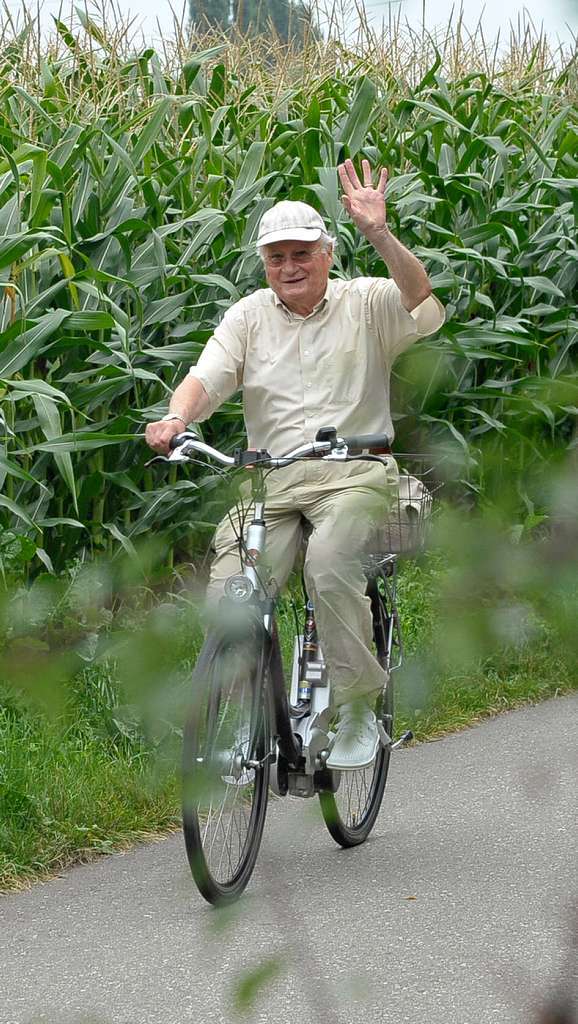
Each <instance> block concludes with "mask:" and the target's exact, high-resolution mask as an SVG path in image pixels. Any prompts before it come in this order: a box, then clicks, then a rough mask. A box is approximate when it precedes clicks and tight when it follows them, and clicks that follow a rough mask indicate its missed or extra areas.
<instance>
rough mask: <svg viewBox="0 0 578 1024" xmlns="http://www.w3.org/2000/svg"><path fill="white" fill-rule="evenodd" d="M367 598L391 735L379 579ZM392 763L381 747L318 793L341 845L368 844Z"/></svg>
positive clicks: (385, 613)
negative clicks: (368, 761)
mask: <svg viewBox="0 0 578 1024" xmlns="http://www.w3.org/2000/svg"><path fill="white" fill-rule="evenodd" d="M368 595H369V597H370V598H371V604H372V611H373V632H374V641H375V649H376V656H377V659H378V661H379V663H380V665H381V666H382V668H384V669H385V671H386V672H387V673H388V681H387V686H386V688H385V691H384V692H383V694H382V695H381V696H380V698H379V700H378V701H377V704H376V708H375V714H376V717H377V719H378V721H381V723H382V724H383V726H384V728H385V730H386V732H387V733H388V735H389V736H392V734H393V683H392V676H391V672H390V671H389V656H388V643H387V637H388V628H389V623H388V617H389V614H390V613H389V610H388V608H387V607H386V603H385V601H384V599H383V597H382V594H381V593H380V591H379V589H378V584H377V581H376V580H371V581H370V584H369V587H368ZM389 760H390V750H389V747H387V748H385V747H383V746H382V745H380V746H379V749H378V751H377V754H376V755H375V759H374V761H373V763H372V764H370V765H369V766H368V767H367V768H360V769H359V770H358V771H346V772H340V773H339V778H338V779H334V784H333V786H332V787H331V788H330V789H328V790H322V791H321V792H320V793H319V801H320V803H321V812H322V814H323V819H324V821H325V824H326V826H327V828H328V830H329V832H330V833H331V835H332V836H333V838H334V839H335V842H336V843H339V845H340V846H343V847H350V846H358V845H359V844H360V843H363V842H365V840H366V839H367V837H368V835H369V833H370V832H371V830H372V828H373V826H374V825H375V822H376V819H377V815H378V814H379V809H380V807H381V803H382V800H383V793H384V790H385V783H386V782H387V773H388V769H389ZM336 774H337V773H335V772H334V773H333V775H336ZM333 790H335V792H333Z"/></svg>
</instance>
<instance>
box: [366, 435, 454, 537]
mask: <svg viewBox="0 0 578 1024" xmlns="http://www.w3.org/2000/svg"><path fill="white" fill-rule="evenodd" d="M394 458H395V460H396V462H397V465H398V468H399V485H398V489H397V494H396V495H395V497H394V500H393V504H392V505H391V507H390V508H389V510H388V511H387V512H386V516H385V522H384V524H383V526H381V527H380V528H379V529H378V531H377V534H376V536H375V538H374V541H373V543H372V549H373V552H374V553H376V554H377V553H379V554H381V555H387V554H395V555H398V556H402V557H411V556H412V555H416V554H418V553H419V552H420V551H423V549H424V547H425V544H426V541H427V535H428V529H429V526H430V525H431V518H432V513H433V511H434V507H435V504H436V495H437V493H438V492H439V490H440V488H441V487H442V484H441V483H440V481H439V479H436V476H435V467H434V466H433V465H432V463H431V458H428V457H427V456H423V455H394Z"/></svg>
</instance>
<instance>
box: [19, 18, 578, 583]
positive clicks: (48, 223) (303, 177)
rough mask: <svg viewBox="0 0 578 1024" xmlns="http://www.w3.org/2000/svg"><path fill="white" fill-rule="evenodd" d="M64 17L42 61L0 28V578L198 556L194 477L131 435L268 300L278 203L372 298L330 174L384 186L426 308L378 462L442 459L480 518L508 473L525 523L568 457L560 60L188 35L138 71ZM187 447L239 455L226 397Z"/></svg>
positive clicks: (99, 28) (572, 149)
mask: <svg viewBox="0 0 578 1024" xmlns="http://www.w3.org/2000/svg"><path fill="white" fill-rule="evenodd" d="M77 13H78V18H79V19H80V20H79V22H78V23H76V24H75V25H74V26H72V27H71V26H69V25H65V24H64V23H62V22H60V21H57V22H56V26H55V31H56V33H57V34H56V36H55V37H54V38H53V39H52V40H51V41H49V42H46V43H44V42H43V41H42V39H41V37H40V36H39V34H38V32H37V30H36V28H35V25H34V23H33V22H30V21H28V22H26V21H25V23H24V25H23V26H19V27H15V26H14V25H11V24H9V23H8V22H5V23H4V25H3V37H2V42H1V52H0V90H1V98H2V103H1V105H0V286H1V291H0V396H1V398H2V419H1V420H0V482H1V483H2V488H1V493H0V522H1V524H2V527H3V534H2V538H3V539H0V555H2V553H4V556H7V552H8V554H10V553H11V557H13V558H16V559H17V560H18V559H20V561H21V562H25V563H26V564H27V565H28V567H29V571H31V572H37V571H38V570H41V569H43V567H44V569H48V570H49V571H53V570H58V569H60V568H62V567H63V566H64V565H66V564H67V563H69V562H70V561H71V560H73V559H77V558H79V557H86V556H87V555H98V554H99V553H101V552H105V553H111V552H114V551H116V550H119V551H120V550H123V549H124V550H126V551H128V552H130V551H132V550H133V548H134V546H135V545H136V544H138V542H139V541H140V540H141V539H143V538H144V537H146V536H148V535H149V534H151V533H154V534H155V535H156V536H163V537H164V538H165V540H166V544H167V550H168V549H170V548H171V547H172V546H173V545H174V544H177V554H178V556H180V555H189V554H190V553H191V552H192V551H194V550H195V549H198V548H199V547H202V546H203V544H204V543H205V542H206V539H207V536H208V528H209V524H210V523H211V522H212V521H214V518H215V497H214V495H215V478H214V474H213V473H211V471H210V470H202V469H200V470H199V469H198V470H196V471H195V472H193V473H191V474H189V475H188V476H185V475H184V474H180V476H179V477H178V478H176V477H174V476H169V474H164V475H162V474H159V473H157V472H154V471H153V470H151V469H146V468H145V467H144V463H145V461H146V459H147V458H148V454H150V453H148V454H147V450H146V448H145V445H144V443H143V438H142V434H143V424H144V423H145V422H146V421H147V420H151V419H156V418H158V417H159V416H160V415H162V414H163V413H164V412H165V411H166V408H167V402H168V399H169V395H170V393H171V390H172V389H173V387H174V386H175V384H176V383H177V382H178V381H179V380H180V379H181V378H182V376H183V375H184V373H185V372H186V370H187V368H188V366H189V365H190V364H191V363H193V362H195V361H196V359H197V357H198V355H199V352H200V351H201V349H202V347H203V344H204V343H205V341H206V339H207V338H208V337H209V336H210V334H211V330H212V328H213V327H214V325H215V324H216V323H217V322H218V321H219V319H220V317H221V315H222V313H223V311H224V309H226V308H227V306H228V305H229V304H230V303H231V302H232V301H234V300H236V299H238V298H240V297H241V296H243V295H245V294H247V293H248V292H249V291H251V290H252V289H254V288H256V287H260V286H262V285H263V284H264V280H263V274H262V267H261V263H260V260H259V259H258V257H257V255H256V252H255V249H254V240H255V234H256V226H257V223H258V221H259V218H260V217H261V215H262V214H263V213H264V211H265V210H267V209H268V208H269V207H270V206H271V205H272V204H273V203H274V202H276V201H277V200H279V199H281V198H291V199H302V200H305V201H307V202H310V203H312V204H314V205H316V206H317V207H318V208H319V210H320V211H321V213H322V215H323V216H324V217H325V219H326V220H327V222H328V224H329V227H330V230H331V231H332V233H333V234H335V235H336V236H337V238H338V247H337V253H336V262H335V268H334V270H335V273H336V274H337V275H347V276H350V275H355V274H377V275H379V274H383V273H386V269H385V267H384V266H383V264H381V263H380V261H379V258H378V256H377V254H376V253H375V252H374V251H373V250H372V248H371V247H370V246H369V245H368V244H367V243H366V242H365V241H364V240H363V239H362V238H360V237H359V236H358V235H357V234H356V233H355V231H354V229H353V227H352V225H351V223H350V222H349V221H348V219H347V217H346V215H345V213H344V211H343V209H342V206H341V202H340V196H339V188H338V179H337V173H336V167H337V164H338V163H339V162H341V161H342V160H343V159H344V158H345V157H346V156H350V157H352V158H353V159H354V160H356V161H358V160H360V159H361V157H362V156H366V157H368V158H369V160H370V161H371V162H372V164H373V165H374V166H377V165H381V164H384V165H386V166H387V167H388V168H389V171H390V180H389V183H388V189H387V195H386V200H387V210H388V219H389V223H390V225H391V227H392V230H393V232H394V233H395V234H396V236H397V237H398V238H400V240H401V241H402V242H403V243H404V244H405V245H406V246H407V247H408V248H409V249H410V250H411V251H412V252H414V253H415V254H416V255H417V256H418V257H419V258H420V259H421V260H422V261H423V263H424V265H425V267H426V269H427V271H428V273H429V275H430V278H431V281H432V285H433V288H434V290H435V292H436V294H437V295H438V296H439V298H440V300H441V301H442V302H443V303H444V305H445V306H446V310H447V319H446V323H445V324H444V326H443V328H442V329H441V330H440V332H439V334H438V335H436V336H435V337H434V338H433V339H428V340H427V341H425V342H423V343H421V344H420V345H419V346H417V347H416V348H415V350H412V351H410V353H408V355H407V356H405V357H404V359H403V361H401V360H400V362H399V367H396V379H395V382H394V394H395V413H396V417H397V418H396V429H397V439H396V443H397V446H398V449H399V450H416V448H424V447H426V446H427V447H429V448H430V449H431V448H434V449H436V450H437V449H440V450H442V449H443V450H450V449H451V450H453V452H454V453H456V452H457V453H458V454H459V456H460V458H456V459H455V465H456V466H457V467H458V468H457V469H456V472H457V473H458V474H461V475H464V476H466V475H467V480H468V486H469V488H470V490H471V491H472V493H473V494H477V495H478V496H479V498H480V499H481V500H491V497H492V493H493V491H494V490H496V488H499V486H500V484H499V481H500V480H503V468H504V466H509V467H510V468H511V469H513V471H514V476H515V480H516V493H517V495H518V505H517V506H516V507H513V508H512V514H513V515H514V516H523V515H524V514H527V512H528V509H532V510H533V509H535V507H536V500H537V498H536V495H538V496H539V490H540V484H539V481H540V472H541V470H540V467H543V466H546V465H549V464H551V463H552V460H563V459H564V458H567V457H568V453H569V452H571V450H572V449H573V448H574V447H575V445H576V432H575V417H576V413H577V411H578V395H577V373H576V340H577V337H578V330H577V328H578V324H577V321H576V312H575V299H576V280H577V275H578V264H577V252H578V250H577V237H578V236H577V217H578V185H577V170H578V124H577V122H578V118H577V107H576V96H577V94H578V74H577V63H576V53H575V52H574V53H573V54H567V55H566V57H565V59H564V60H563V61H562V63H559V64H558V65H557V66H554V64H553V61H552V60H551V55H550V54H549V52H548V50H547V48H544V44H543V41H541V40H539V41H537V42H534V43H533V44H532V45H531V46H529V45H528V44H527V40H525V41H521V42H520V44H519V47H518V49H517V50H515V51H514V52H513V53H512V54H510V56H509V58H507V59H506V61H505V63H503V64H502V65H499V66H498V65H496V63H495V62H493V63H492V62H491V61H490V60H489V59H488V55H487V54H485V55H484V57H483V58H482V57H481V56H480V54H479V53H478V52H475V51H474V50H472V52H471V53H469V54H468V53H465V54H464V52H463V49H459V48H456V47H454V48H453V49H450V50H447V49H444V51H443V52H442V48H441V47H439V46H437V45H434V44H431V45H429V46H428V47H427V48H426V49H424V50H423V51H420V59H419V61H418V60H417V59H416V58H412V59H410V60H409V61H408V60H407V59H405V61H404V54H403V53H402V52H401V51H399V50H398V49H397V46H398V42H395V46H394V42H392V43H391V46H390V47H389V48H387V47H385V46H384V43H383V40H381V41H380V40H378V39H376V38H375V37H372V36H371V34H369V35H368V36H367V37H366V40H365V45H362V44H361V43H358V44H356V45H355V46H351V47H346V46H345V45H344V44H343V43H340V42H339V40H338V39H335V38H330V39H329V40H327V41H325V42H323V41H320V40H318V39H312V40H310V41H309V43H308V44H307V46H306V48H305V49H304V50H303V51H301V52H292V51H291V49H290V48H287V47H281V46H280V45H279V46H277V45H276V44H275V43H274V41H273V42H272V41H271V40H264V39H261V40H252V41H249V40H244V39H242V38H239V37H235V36H234V35H231V34H229V35H228V36H227V37H223V38H217V37H209V36H198V37H190V36H186V35H185V34H183V33H181V35H180V37H178V38H177V40H176V42H175V44H174V45H173V46H172V47H171V48H168V47H166V46H165V47H163V48H161V50H159V51H155V50H154V49H153V48H152V47H146V46H144V45H143V46H140V47H139V46H137V45H135V44H132V43H131V42H130V41H129V39H128V37H127V35H126V33H123V32H122V31H119V30H118V27H115V26H114V25H110V24H107V22H106V19H104V20H103V19H100V20H98V21H97V20H95V19H91V18H90V17H89V16H88V15H87V14H86V12H83V11H81V10H80V9H77ZM405 57H407V54H406V55H405ZM458 58H459V59H458ZM203 429H204V433H205V436H206V437H207V438H208V439H213V440H214V441H215V442H216V443H218V445H219V447H222V448H227V447H232V446H233V445H234V444H235V443H238V442H239V440H240V438H241V437H242V433H243V426H242V417H241V404H240V400H239V398H238V396H237V397H236V398H235V399H234V400H232V401H230V402H228V403H226V404H225V406H224V407H222V408H221V410H220V411H219V412H218V413H217V414H216V415H215V416H214V417H213V418H212V420H211V421H210V423H209V424H204V425H203ZM171 473H173V470H171ZM533 481H537V482H535V483H534V484H533ZM533 487H534V490H533V489H532V488H533ZM15 545H16V547H15ZM15 551H16V554H14V552H15Z"/></svg>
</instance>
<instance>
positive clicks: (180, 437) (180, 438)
mask: <svg viewBox="0 0 578 1024" xmlns="http://www.w3.org/2000/svg"><path fill="white" fill-rule="evenodd" d="M192 437H195V438H196V439H197V440H200V438H199V435H198V434H195V432H194V431H193V430H186V431H185V432H184V433H180V434H174V435H173V437H171V439H170V441H169V448H170V449H171V451H174V450H175V448H178V447H179V445H181V444H183V442H184V441H188V440H190V439H191V438H192Z"/></svg>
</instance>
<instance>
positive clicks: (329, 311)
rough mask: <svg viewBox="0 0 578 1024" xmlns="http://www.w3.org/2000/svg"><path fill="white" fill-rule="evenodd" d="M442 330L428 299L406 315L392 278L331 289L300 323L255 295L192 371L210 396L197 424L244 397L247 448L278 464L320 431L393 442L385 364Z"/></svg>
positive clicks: (333, 284)
mask: <svg viewBox="0 0 578 1024" xmlns="http://www.w3.org/2000/svg"><path fill="white" fill-rule="evenodd" d="M444 320H445V311H444V307H443V306H442V304H441V302H440V301H439V299H437V298H436V297H435V295H429V296H428V298H427V299H424V301H423V302H421V303H420V304H419V306H416V308H415V309H413V310H412V311H411V313H409V312H408V311H407V310H406V309H405V307H404V306H403V304H402V301H401V293H400V291H399V288H398V287H397V285H396V283H395V281H393V280H392V279H391V278H372V277H356V278H353V279H352V280H350V281H343V280H340V279H334V280H330V281H329V282H328V285H327V290H326V293H325V296H324V298H323V299H322V301H321V302H320V303H319V305H318V306H317V307H316V308H315V310H314V311H313V312H312V313H310V314H309V316H307V317H300V316H297V315H296V314H294V313H291V312H290V310H288V309H287V308H286V306H284V305H283V303H282V302H281V301H280V300H279V298H278V297H277V296H276V295H275V292H273V291H272V290H271V289H270V288H263V289H262V290H258V291H256V292H253V293H252V294H251V295H249V296H247V298H244V299H241V300H240V301H239V302H236V303H235V304H234V305H233V306H231V308H230V309H229V310H227V312H226V313H225V315H224V317H223V319H222V321H221V323H220V324H219V326H218V327H217V328H216V330H215V332H214V334H213V335H212V336H211V338H209V340H208V342H207V344H206V345H205V348H204V349H203V352H202V353H201V356H200V358H199V361H198V363H197V365H196V366H193V367H191V370H190V373H191V374H192V375H193V376H194V377H196V378H197V379H198V380H200V382H201V384H202V385H203V387H204V388H205V391H206V392H207V394H208V396H209V406H208V408H207V410H206V412H205V415H204V417H203V418H204V419H207V418H208V417H209V416H211V415H212V413H213V412H214V411H215V410H216V409H217V408H218V407H219V405H221V403H222V402H224V401H226V400H227V398H229V397H230V396H231V395H232V394H234V392H235V391H237V390H238V389H240V388H241V389H242V391H243V412H244V417H245V425H246V428H247V438H248V445H249V447H250V448H267V449H268V450H269V451H270V452H271V453H272V454H273V455H282V454H284V453H285V452H287V451H290V450H291V449H292V448H295V447H297V445H299V444H303V443H304V442H306V441H312V440H313V439H314V438H315V434H316V432H317V430H318V429H319V427H325V426H333V427H337V431H338V433H339V434H341V435H347V434H370V433H387V434H388V435H389V436H390V437H391V438H393V433H394V431H393V423H392V421H391V413H390V408H389V378H390V371H391V364H392V363H393V360H394V359H395V358H396V356H398V355H399V354H400V352H403V351H404V349H406V348H408V347H409V346H410V345H411V344H412V343H413V342H414V341H417V339H418V338H420V337H425V336H426V335H428V334H433V333H434V332H435V331H437V330H438V329H439V328H440V327H441V325H442V324H443V323H444Z"/></svg>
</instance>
